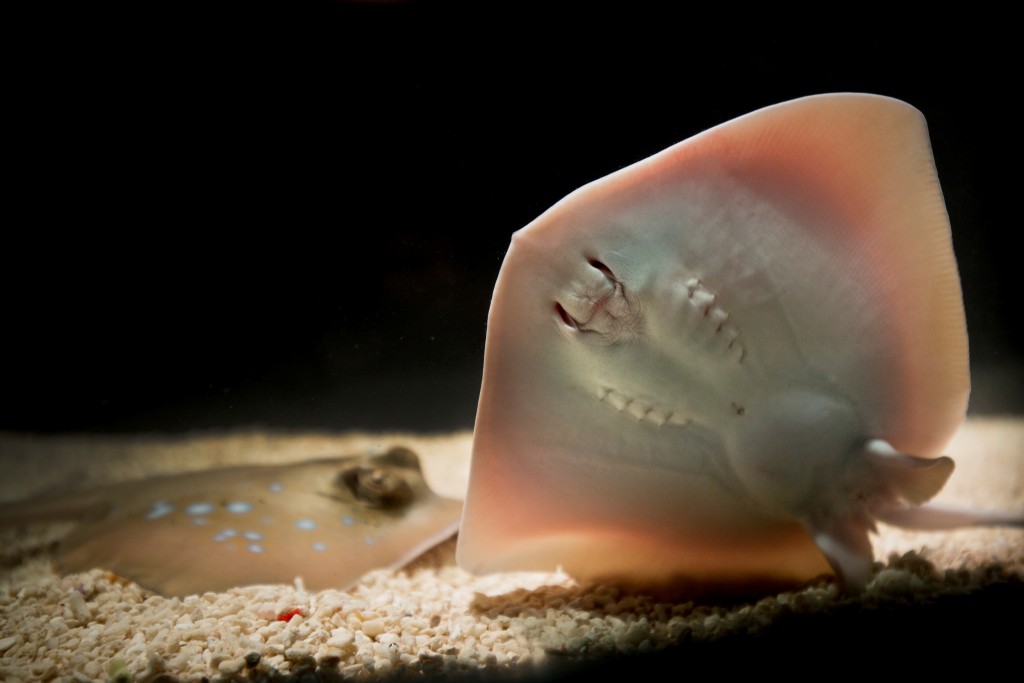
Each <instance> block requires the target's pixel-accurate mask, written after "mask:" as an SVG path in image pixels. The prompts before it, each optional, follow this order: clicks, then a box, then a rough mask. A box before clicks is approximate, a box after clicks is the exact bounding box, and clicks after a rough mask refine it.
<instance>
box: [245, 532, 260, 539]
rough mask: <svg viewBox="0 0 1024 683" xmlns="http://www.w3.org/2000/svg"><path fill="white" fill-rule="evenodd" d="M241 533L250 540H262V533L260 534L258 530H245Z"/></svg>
mask: <svg viewBox="0 0 1024 683" xmlns="http://www.w3.org/2000/svg"><path fill="white" fill-rule="evenodd" d="M242 535H243V536H245V537H246V538H248V539H249V540H250V541H262V540H263V534H261V533H260V532H258V531H246V532H245V533H243V534H242Z"/></svg>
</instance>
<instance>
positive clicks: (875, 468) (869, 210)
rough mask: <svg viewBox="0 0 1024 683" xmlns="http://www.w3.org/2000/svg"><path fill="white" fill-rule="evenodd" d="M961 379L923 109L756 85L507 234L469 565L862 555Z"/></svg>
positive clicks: (934, 468)
mask: <svg viewBox="0 0 1024 683" xmlns="http://www.w3.org/2000/svg"><path fill="white" fill-rule="evenodd" d="M969 388H970V377H969V371H968V338H967V330H966V325H965V317H964V309H963V301H962V295H961V289H960V280H959V274H958V271H957V265H956V260H955V258H954V255H953V250H952V245H951V236H950V225H949V220H948V216H947V212H946V209H945V204H944V201H943V196H942V191H941V188H940V184H939V180H938V175H937V172H936V168H935V165H934V161H933V158H932V151H931V146H930V141H929V137H928V132H927V127H926V123H925V120H924V117H923V115H922V114H921V113H920V112H919V111H918V110H917V109H915V108H914V107H912V106H911V105H909V104H906V103H904V102H901V101H898V100H894V99H891V98H887V97H881V96H875V95H866V94H855V93H841V94H830V95H820V96H812V97H807V98H802V99H798V100H794V101H790V102H785V103H782V104H778V105H774V106H770V107H767V108H765V109H761V110H759V111H756V112H753V113H751V114H748V115H745V116H742V117H740V118H737V119H734V120H732V121H729V122H727V123H724V124H721V125H719V126H717V127H714V128H712V129H709V130H707V131H705V132H703V133H701V134H698V135H696V136H694V137H692V138H690V139H687V140H684V141H683V142H681V143H679V144H677V145H675V146H673V147H670V148H668V149H666V150H664V151H662V152H660V153H658V154H655V155H654V156H652V157H650V158H648V159H645V160H643V161H640V162H638V163H636V164H634V165H632V166H629V167H627V168H624V169H622V170H619V171H617V172H615V173H612V174H611V175H609V176H606V177H604V178H602V179H599V180H597V181H594V182H592V183H590V184H589V185H586V186H584V187H582V188H580V189H578V190H576V191H575V192H573V193H571V194H570V195H568V196H567V197H566V198H564V199H563V200H561V201H560V202H558V203H557V204H555V205H554V206H553V207H552V208H550V209H549V210H548V211H546V212H545V213H544V214H542V215H541V216H540V217H539V218H537V219H536V220H535V221H533V222H532V223H530V224H529V225H527V226H526V227H524V228H523V229H521V230H519V231H518V232H516V233H515V234H514V235H513V237H512V242H511V246H510V248H509V250H508V252H507V254H506V256H505V260H504V263H503V264H502V267H501V270H500V273H499V275H498V279H497V283H496V285H495V289H494V295H493V299H492V303H491V309H490V314H489V317H488V328H487V341H486V348H485V367H484V373H483V382H482V386H481V391H480V400H479V407H478V411H477V418H476V425H475V432H474V442H473V454H472V461H471V469H470V483H469V490H468V494H467V499H466V503H465V508H464V513H463V519H462V525H461V529H460V533H459V541H458V548H457V561H458V563H459V564H460V565H461V566H462V567H464V568H466V569H468V570H470V571H473V572H478V573H483V572H492V571H500V570H512V569H531V570H550V569H554V568H555V567H561V568H562V569H564V570H565V571H566V572H568V573H570V574H572V575H575V576H576V577H579V578H583V579H594V580H618V581H623V582H630V583H640V584H645V585H651V586H660V585H672V584H678V585H690V586H693V587H695V590H700V588H696V587H701V586H727V585H729V584H736V585H740V584H751V583H753V584H755V585H756V584H759V583H767V584H772V585H774V584H778V583H783V584H786V583H800V582H803V581H806V580H808V579H811V578H814V577H817V576H819V575H822V574H835V575H837V576H838V577H839V579H840V580H841V581H842V583H843V585H845V586H846V587H847V588H849V589H851V590H853V591H856V590H859V589H861V588H863V587H864V585H865V584H866V583H867V581H868V580H869V579H870V576H871V573H872V564H873V556H872V549H871V544H870V539H869V534H870V533H871V532H872V531H874V530H875V524H876V521H884V522H888V523H893V524H898V525H902V526H907V527H912V528H929V529H936V528H948V527H952V526H958V525H969V524H1007V525H1014V526H1021V525H1024V516H1022V515H1021V514H1019V513H1012V512H1007V513H1001V512H998V511H996V512H982V511H974V510H959V509H951V508H940V507H938V506H936V505H935V504H930V505H929V504H926V502H927V501H928V500H929V499H930V498H931V497H933V496H934V494H935V493H936V492H938V491H939V490H940V489H941V488H942V486H943V485H944V484H945V482H946V480H947V478H948V477H949V475H950V473H951V472H952V470H953V462H952V460H951V459H950V458H948V457H944V456H942V455H941V451H942V448H943V446H944V445H945V444H946V443H947V440H948V439H949V437H950V436H951V434H952V433H953V432H954V430H955V429H956V428H957V427H958V425H959V424H960V423H961V421H962V419H963V417H964V413H965V410H966V405H967V401H968V394H969Z"/></svg>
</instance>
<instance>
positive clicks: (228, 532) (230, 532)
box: [213, 529, 238, 541]
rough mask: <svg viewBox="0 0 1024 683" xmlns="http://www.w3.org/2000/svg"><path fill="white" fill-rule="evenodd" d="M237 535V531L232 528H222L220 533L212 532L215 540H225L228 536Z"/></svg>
mask: <svg viewBox="0 0 1024 683" xmlns="http://www.w3.org/2000/svg"><path fill="white" fill-rule="evenodd" d="M237 535H238V532H237V531H235V530H234V529H223V530H221V532H220V533H218V534H214V536H213V540H215V541H226V540H228V539H229V538H234V537H235V536H237Z"/></svg>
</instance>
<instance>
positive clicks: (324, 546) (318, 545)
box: [312, 541, 327, 553]
mask: <svg viewBox="0 0 1024 683" xmlns="http://www.w3.org/2000/svg"><path fill="white" fill-rule="evenodd" d="M312 548H313V550H315V551H317V552H318V553H322V552H323V551H325V550H327V544H326V543H320V542H319V541H317V542H316V543H314V544H313V545H312Z"/></svg>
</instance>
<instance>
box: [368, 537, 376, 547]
mask: <svg viewBox="0 0 1024 683" xmlns="http://www.w3.org/2000/svg"><path fill="white" fill-rule="evenodd" d="M376 542H377V539H375V538H374V537H373V536H367V537H366V545H373V544H374V543H376Z"/></svg>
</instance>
